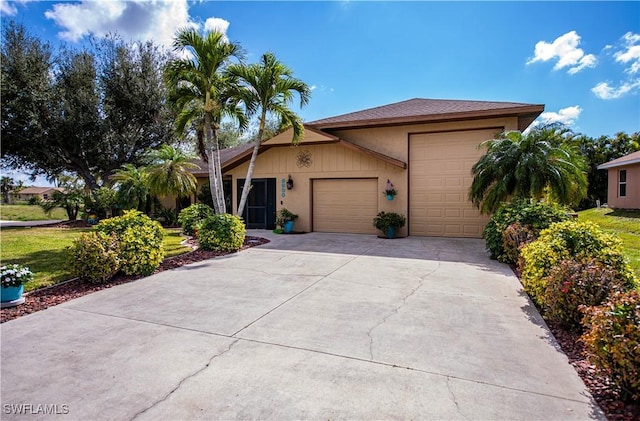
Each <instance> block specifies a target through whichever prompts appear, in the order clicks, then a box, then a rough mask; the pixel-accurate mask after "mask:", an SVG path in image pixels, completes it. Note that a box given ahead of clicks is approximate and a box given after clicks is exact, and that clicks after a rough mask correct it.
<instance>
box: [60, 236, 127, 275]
mask: <svg viewBox="0 0 640 421" xmlns="http://www.w3.org/2000/svg"><path fill="white" fill-rule="evenodd" d="M67 250H68V254H69V259H68V261H69V266H70V267H71V273H72V274H73V276H77V277H78V278H80V279H82V280H83V281H87V282H91V283H101V282H106V281H108V280H109V279H111V278H112V277H113V276H114V275H115V274H116V273H118V270H120V258H119V257H118V255H119V254H120V245H119V243H118V238H117V237H116V235H115V234H111V235H106V234H105V233H102V232H97V231H93V232H87V233H84V234H81V235H80V237H78V238H77V239H75V240H74V242H73V245H72V246H71V247H69V248H68V249H67Z"/></svg>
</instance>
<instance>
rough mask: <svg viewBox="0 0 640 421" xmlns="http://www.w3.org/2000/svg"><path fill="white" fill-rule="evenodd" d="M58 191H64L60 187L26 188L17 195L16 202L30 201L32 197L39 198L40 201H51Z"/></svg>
mask: <svg viewBox="0 0 640 421" xmlns="http://www.w3.org/2000/svg"><path fill="white" fill-rule="evenodd" d="M56 191H63V189H60V188H58V187H36V186H33V187H25V188H24V189H22V190H20V191H19V192H17V193H15V195H14V197H15V199H16V200H21V201H25V202H26V201H28V200H29V199H31V198H32V197H39V198H40V200H49V199H51V198H53V193H55V192H56Z"/></svg>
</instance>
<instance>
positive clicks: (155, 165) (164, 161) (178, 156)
mask: <svg viewBox="0 0 640 421" xmlns="http://www.w3.org/2000/svg"><path fill="white" fill-rule="evenodd" d="M149 159H150V160H151V164H150V165H149V167H148V169H147V170H148V172H149V187H150V190H151V194H154V195H158V196H167V195H172V196H175V198H176V210H179V209H178V208H179V203H180V198H182V197H185V196H189V195H190V194H191V193H193V192H195V191H196V184H197V183H196V177H195V176H194V175H193V174H192V173H191V172H190V171H189V170H190V169H196V168H198V165H196V164H194V163H193V162H191V159H192V157H191V156H189V155H187V154H185V153H184V152H182V151H181V150H180V149H177V148H174V147H172V146H169V145H162V146H161V147H160V148H159V149H156V150H154V151H151V152H150V153H149Z"/></svg>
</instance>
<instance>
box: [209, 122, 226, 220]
mask: <svg viewBox="0 0 640 421" xmlns="http://www.w3.org/2000/svg"><path fill="white" fill-rule="evenodd" d="M204 119H205V124H204V125H205V129H204V130H205V137H206V140H207V142H206V143H207V145H208V151H207V153H208V155H209V156H208V158H209V159H208V161H209V186H210V187H211V198H212V199H213V208H214V210H215V211H216V213H217V214H223V213H227V209H226V206H225V203H224V189H223V186H222V170H221V168H220V151H219V149H218V139H217V136H216V133H215V131H214V130H213V128H212V127H211V117H210V116H209V114H205V117H204Z"/></svg>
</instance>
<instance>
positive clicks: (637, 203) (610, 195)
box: [607, 164, 640, 209]
mask: <svg viewBox="0 0 640 421" xmlns="http://www.w3.org/2000/svg"><path fill="white" fill-rule="evenodd" d="M620 170H626V171H627V195H626V197H619V190H618V182H619V174H620ZM608 171H609V173H608V188H607V203H608V206H609V207H610V208H617V209H640V164H632V165H625V166H621V167H616V168H609V170H608Z"/></svg>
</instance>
